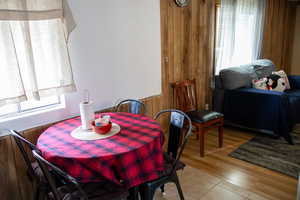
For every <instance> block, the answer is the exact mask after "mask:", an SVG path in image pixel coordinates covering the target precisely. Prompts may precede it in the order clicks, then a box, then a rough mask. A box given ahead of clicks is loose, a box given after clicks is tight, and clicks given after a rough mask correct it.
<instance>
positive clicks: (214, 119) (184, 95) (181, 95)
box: [172, 79, 224, 157]
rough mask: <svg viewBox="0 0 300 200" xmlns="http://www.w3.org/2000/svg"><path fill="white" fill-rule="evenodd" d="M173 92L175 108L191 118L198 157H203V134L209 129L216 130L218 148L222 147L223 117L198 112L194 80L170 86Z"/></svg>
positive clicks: (219, 114)
mask: <svg viewBox="0 0 300 200" xmlns="http://www.w3.org/2000/svg"><path fill="white" fill-rule="evenodd" d="M172 87H173V91H174V103H175V105H176V107H177V108H178V109H180V110H182V111H184V112H186V114H187V115H188V116H189V117H190V118H191V120H192V123H193V126H195V127H196V131H197V139H198V138H199V137H200V156H201V157H203V156H204V146H205V134H206V133H207V130H209V129H211V128H218V132H219V147H220V148H221V147H222V146H223V125H224V116H223V114H221V113H218V112H214V111H208V110H198V109H197V95H196V80H195V79H193V80H185V81H181V82H176V83H173V84H172Z"/></svg>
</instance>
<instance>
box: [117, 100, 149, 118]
mask: <svg viewBox="0 0 300 200" xmlns="http://www.w3.org/2000/svg"><path fill="white" fill-rule="evenodd" d="M125 104H129V105H128V112H130V113H133V114H146V113H147V110H146V106H145V104H144V103H143V102H141V101H139V100H135V99H125V100H122V101H121V102H120V103H118V104H117V105H116V106H115V112H119V111H120V109H121V107H122V106H124V107H125Z"/></svg>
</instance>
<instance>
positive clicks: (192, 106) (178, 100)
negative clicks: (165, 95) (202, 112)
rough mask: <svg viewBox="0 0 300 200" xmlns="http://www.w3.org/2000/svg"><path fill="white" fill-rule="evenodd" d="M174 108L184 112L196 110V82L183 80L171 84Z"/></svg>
mask: <svg viewBox="0 0 300 200" xmlns="http://www.w3.org/2000/svg"><path fill="white" fill-rule="evenodd" d="M172 87H173V91H174V104H175V105H174V106H176V108H177V109H179V110H182V111H184V112H188V111H193V110H197V100H196V96H197V95H196V80H195V79H193V80H184V81H181V82H176V83H173V84H172Z"/></svg>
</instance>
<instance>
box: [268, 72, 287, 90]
mask: <svg viewBox="0 0 300 200" xmlns="http://www.w3.org/2000/svg"><path fill="white" fill-rule="evenodd" d="M266 84H267V88H268V90H272V91H277V92H283V91H284V90H285V89H286V84H285V79H284V78H282V77H281V76H279V75H277V74H271V75H270V76H268V77H267V82H266Z"/></svg>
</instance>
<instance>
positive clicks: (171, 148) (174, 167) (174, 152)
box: [140, 109, 192, 200]
mask: <svg viewBox="0 0 300 200" xmlns="http://www.w3.org/2000/svg"><path fill="white" fill-rule="evenodd" d="M168 113H169V114H171V120H170V128H169V140H168V151H167V152H166V153H164V165H165V166H164V169H165V170H164V171H163V172H161V174H160V177H159V178H158V179H155V180H152V181H149V182H147V183H144V184H142V185H141V186H140V193H141V197H142V199H143V200H153V198H154V194H155V191H156V189H158V188H161V190H162V192H164V185H165V184H166V183H170V182H173V183H175V185H176V187H177V190H178V193H179V196H180V199H181V200H184V196H183V192H182V189H181V186H180V183H179V179H178V176H177V173H176V172H177V171H178V170H182V169H183V168H184V167H185V164H184V163H182V162H181V161H180V157H181V154H182V152H183V150H184V147H185V145H186V143H187V141H188V138H189V137H190V135H191V134H192V122H191V120H190V118H189V117H188V116H187V115H186V114H185V113H184V112H182V111H180V110H174V109H171V110H163V111H160V112H158V113H157V114H156V115H155V117H154V119H158V118H159V117H160V116H161V115H163V114H168ZM184 122H186V124H188V126H187V129H185V127H184ZM181 138H183V140H181Z"/></svg>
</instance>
